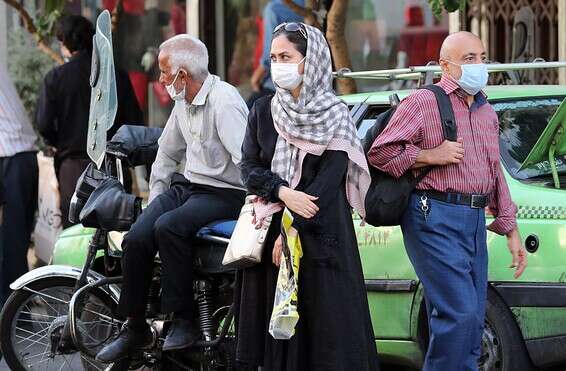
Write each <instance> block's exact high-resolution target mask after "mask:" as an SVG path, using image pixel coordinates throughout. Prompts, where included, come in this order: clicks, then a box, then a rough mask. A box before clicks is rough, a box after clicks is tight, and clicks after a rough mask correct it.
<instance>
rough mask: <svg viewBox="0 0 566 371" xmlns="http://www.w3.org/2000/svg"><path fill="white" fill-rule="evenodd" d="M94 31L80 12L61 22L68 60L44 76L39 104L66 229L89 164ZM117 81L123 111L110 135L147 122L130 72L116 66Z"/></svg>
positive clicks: (39, 121) (63, 49)
mask: <svg viewBox="0 0 566 371" xmlns="http://www.w3.org/2000/svg"><path fill="white" fill-rule="evenodd" d="M94 32H95V31H94V27H93V25H92V23H90V21H88V20H87V19H86V18H84V17H81V16H67V17H64V18H63V19H62V20H61V21H60V22H59V23H58V25H57V31H56V33H57V39H58V40H59V42H60V46H61V53H62V55H63V57H64V58H65V60H66V61H67V62H66V63H65V64H63V65H61V66H58V67H55V68H53V69H52V70H51V71H49V73H48V74H47V75H46V76H45V79H44V81H43V86H42V87H41V91H40V96H39V99H38V103H37V111H36V122H37V125H38V129H39V132H40V134H41V135H42V136H43V138H44V139H45V142H46V144H47V145H49V146H52V147H54V148H55V174H56V175H57V180H58V182H59V192H60V195H61V218H62V221H63V227H64V228H67V227H69V226H70V225H71V223H70V222H69V218H68V214H69V203H70V201H71V197H72V196H73V193H74V191H75V184H76V182H77V179H78V178H79V176H80V175H81V174H82V172H83V171H84V169H85V168H86V166H87V165H88V163H89V162H90V160H89V158H88V156H87V153H86V144H87V132H88V117H89V110H90V89H91V87H90V84H89V79H90V67H91V60H92V37H93V35H94ZM116 85H117V91H118V112H117V114H116V119H115V121H114V123H115V124H114V126H113V127H112V129H110V130H109V131H108V137H109V138H111V137H112V135H114V133H115V132H116V130H118V128H119V127H120V126H121V125H123V124H130V125H132V124H133V125H142V124H143V114H142V112H141V110H140V108H139V105H138V102H137V100H136V97H135V95H134V92H133V89H132V85H131V83H130V80H129V79H128V75H127V74H125V73H124V72H122V71H120V70H116ZM128 175H129V173H128ZM128 180H129V178H128Z"/></svg>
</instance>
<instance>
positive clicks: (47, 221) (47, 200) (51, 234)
mask: <svg viewBox="0 0 566 371" xmlns="http://www.w3.org/2000/svg"><path fill="white" fill-rule="evenodd" d="M37 164H38V167H39V189H38V217H37V222H36V223H35V230H34V233H33V236H34V237H33V241H34V245H35V255H36V256H37V257H38V258H39V259H40V260H42V261H44V262H49V261H50V260H51V257H52V255H53V248H54V246H55V242H56V241H57V238H58V237H59V234H60V233H61V231H62V230H63V223H62V222H61V209H60V196H59V183H58V182H57V176H56V175H55V166H54V160H53V157H47V156H45V155H44V154H43V152H39V153H38V154H37Z"/></svg>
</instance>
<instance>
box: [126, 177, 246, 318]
mask: <svg viewBox="0 0 566 371" xmlns="http://www.w3.org/2000/svg"><path fill="white" fill-rule="evenodd" d="M244 197H245V193H244V192H243V191H239V190H233V189H225V188H216V187H210V186H205V185H199V184H192V183H189V182H188V181H186V180H185V179H184V178H182V180H181V181H178V180H177V181H175V182H173V183H172V185H171V188H170V189H169V190H168V191H166V192H165V193H163V194H161V195H159V196H158V197H157V198H155V199H154V200H153V201H152V202H151V203H150V204H149V206H148V207H147V208H146V209H145V210H144V211H143V212H142V214H141V215H140V217H139V219H138V220H137V221H136V223H135V224H134V225H133V226H132V228H131V229H130V231H129V232H128V234H127V235H126V236H125V237H124V241H123V242H122V249H123V253H124V255H123V257H122V274H123V276H124V281H123V284H122V292H121V294H120V303H119V306H118V310H119V312H120V314H122V315H123V316H129V317H141V316H143V315H144V313H145V302H146V296H147V293H148V290H149V286H150V284H151V278H152V269H153V266H154V264H153V261H154V259H155V256H156V254H157V252H159V257H160V258H161V262H162V276H161V287H162V295H161V297H162V302H161V305H162V311H163V312H164V313H170V312H178V311H187V312H190V311H191V310H192V303H193V252H192V238H193V237H194V235H195V234H196V232H198V230H199V229H200V228H202V227H204V226H205V225H206V224H209V223H211V222H213V221H216V220H221V219H237V218H238V215H239V212H240V209H241V207H242V205H243V203H244Z"/></svg>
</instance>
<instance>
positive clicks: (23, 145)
mask: <svg viewBox="0 0 566 371" xmlns="http://www.w3.org/2000/svg"><path fill="white" fill-rule="evenodd" d="M36 140H37V136H36V135H35V132H34V131H33V128H32V126H31V123H30V121H29V118H28V116H27V113H26V111H25V109H24V106H23V105H22V102H21V101H20V98H19V96H18V93H17V92H16V87H15V86H14V84H13V83H12V81H11V80H10V76H9V75H8V71H7V69H6V67H5V66H4V65H3V64H2V63H0V157H10V156H13V155H15V154H17V153H20V152H28V151H35V150H37V148H36V146H35V142H36Z"/></svg>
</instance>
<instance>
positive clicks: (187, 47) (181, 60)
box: [159, 34, 208, 82]
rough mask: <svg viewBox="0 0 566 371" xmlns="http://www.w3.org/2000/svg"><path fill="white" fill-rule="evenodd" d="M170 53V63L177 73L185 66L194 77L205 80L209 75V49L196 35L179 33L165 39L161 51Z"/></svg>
mask: <svg viewBox="0 0 566 371" xmlns="http://www.w3.org/2000/svg"><path fill="white" fill-rule="evenodd" d="M165 50H166V51H167V53H169V63H170V64H171V67H172V69H173V71H175V73H177V72H178V71H179V69H180V68H184V69H185V70H187V72H188V73H189V74H190V75H191V76H192V78H193V79H195V80H196V81H199V82H203V81H204V80H205V79H206V78H207V76H208V50H207V49H206V45H204V43H203V42H202V41H200V40H199V39H197V38H196V37H193V36H191V35H188V34H179V35H176V36H173V37H172V38H170V39H168V40H165V41H164V42H163V43H162V44H161V45H160V46H159V52H160V53H161V52H162V51H165Z"/></svg>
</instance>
